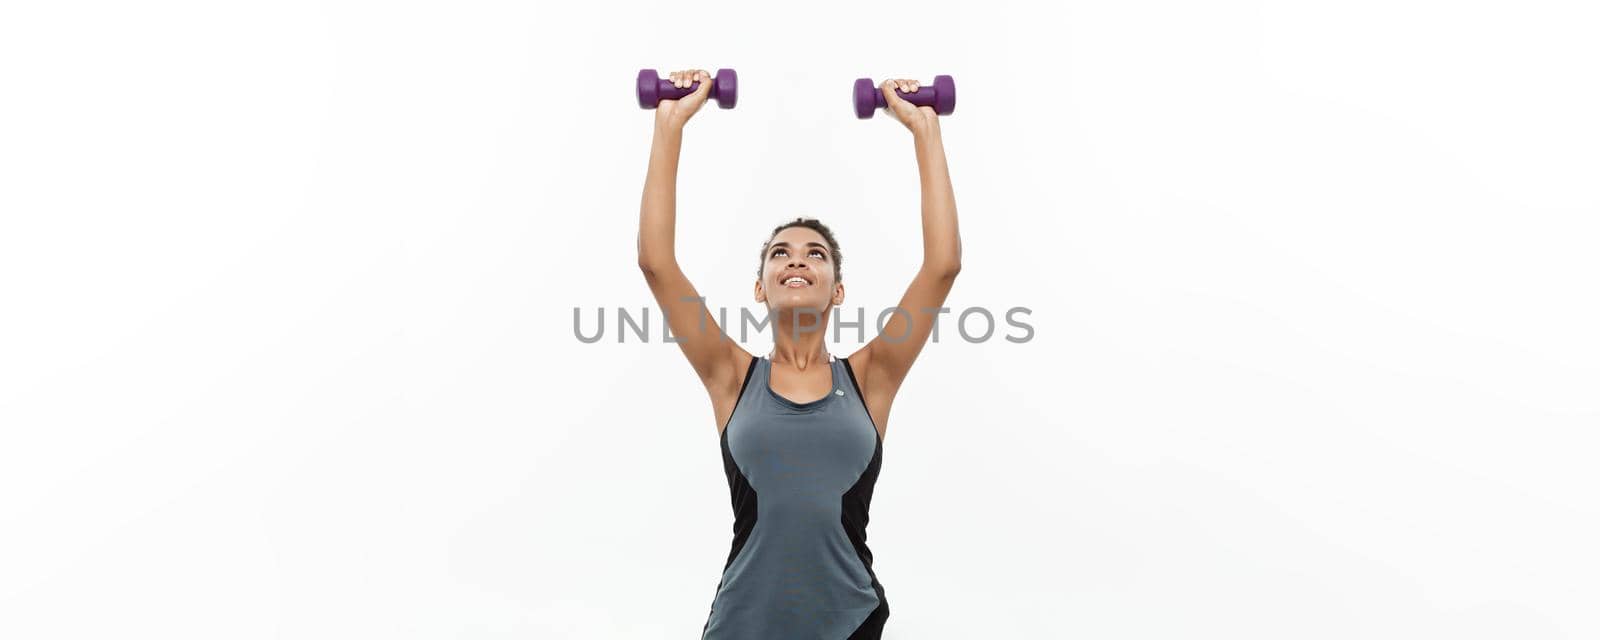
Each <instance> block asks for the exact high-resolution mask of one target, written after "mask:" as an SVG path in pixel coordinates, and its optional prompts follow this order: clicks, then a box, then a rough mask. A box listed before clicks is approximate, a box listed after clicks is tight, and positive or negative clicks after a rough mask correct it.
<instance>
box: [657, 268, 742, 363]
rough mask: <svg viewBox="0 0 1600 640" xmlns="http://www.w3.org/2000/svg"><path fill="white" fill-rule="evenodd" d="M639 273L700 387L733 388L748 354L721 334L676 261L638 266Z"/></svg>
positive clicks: (736, 343)
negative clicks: (698, 378) (698, 380)
mask: <svg viewBox="0 0 1600 640" xmlns="http://www.w3.org/2000/svg"><path fill="white" fill-rule="evenodd" d="M640 270H641V271H643V273H644V278H645V282H647V283H648V284H649V285H650V293H651V294H652V295H653V296H655V299H656V305H657V307H659V308H660V309H661V310H662V312H663V313H665V314H666V319H665V322H666V323H667V327H668V328H669V329H671V331H672V336H673V340H676V341H678V348H679V349H681V350H682V351H683V355H684V357H686V358H688V359H689V365H690V366H692V367H694V371H695V374H697V375H698V376H699V377H700V381H701V383H703V384H704V385H705V386H706V388H707V389H710V390H716V389H720V388H723V387H727V386H729V385H730V384H736V383H737V382H738V380H736V378H737V377H738V376H740V375H743V373H744V371H743V370H742V369H739V368H738V367H739V365H740V364H742V363H748V362H749V360H750V356H749V353H748V352H746V351H745V350H744V348H743V347H741V346H739V343H738V342H735V341H734V340H732V339H730V338H728V337H727V336H726V335H725V334H723V332H722V327H721V326H719V325H718V324H717V321H716V320H715V319H714V318H712V317H711V312H710V311H709V310H708V309H707V307H706V304H705V301H704V300H703V299H701V298H700V294H699V293H697V292H696V291H695V288H694V285H693V284H692V283H690V282H689V278H688V277H687V276H685V275H684V273H683V269H681V268H679V267H678V263H677V261H671V262H667V263H665V264H652V265H648V266H647V265H644V264H641V265H640ZM741 356H742V357H741Z"/></svg>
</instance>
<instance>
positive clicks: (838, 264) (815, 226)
mask: <svg viewBox="0 0 1600 640" xmlns="http://www.w3.org/2000/svg"><path fill="white" fill-rule="evenodd" d="M789 227H805V228H807V229H810V230H812V231H815V232H817V233H820V234H822V239H823V240H825V241H827V243H828V252H829V253H832V254H833V279H834V281H835V282H838V281H839V280H841V279H843V278H844V254H842V253H839V241H838V240H834V239H833V231H832V230H830V229H828V225H825V224H822V222H820V221H818V220H817V219H816V218H795V219H794V220H791V221H789V222H785V223H783V224H780V225H778V227H777V228H776V229H773V230H772V235H769V236H767V241H766V242H763V243H761V262H760V263H758V265H757V266H756V279H757V280H760V279H761V270H762V269H765V268H766V266H767V248H768V247H770V246H772V239H773V238H776V237H778V232H779V231H783V230H784V229H788V228H789Z"/></svg>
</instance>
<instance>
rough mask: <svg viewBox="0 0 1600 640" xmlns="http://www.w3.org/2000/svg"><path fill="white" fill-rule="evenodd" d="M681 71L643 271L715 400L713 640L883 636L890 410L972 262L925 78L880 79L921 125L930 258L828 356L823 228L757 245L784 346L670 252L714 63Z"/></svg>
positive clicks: (660, 156) (663, 118) (840, 297)
mask: <svg viewBox="0 0 1600 640" xmlns="http://www.w3.org/2000/svg"><path fill="white" fill-rule="evenodd" d="M670 77H671V80H672V82H673V84H674V85H676V86H678V87H688V86H690V85H691V84H692V83H693V82H695V81H699V82H700V87H699V89H698V90H697V91H695V92H694V93H692V94H690V95H688V96H685V97H683V98H682V99H680V100H664V101H662V102H661V103H660V104H658V105H657V107H656V109H655V112H656V116H655V117H656V121H655V136H654V140H653V141H652V142H651V146H650V168H649V172H648V174H647V176H646V177H645V185H644V198H643V202H642V204H641V206H640V208H639V269H640V270H642V271H643V272H644V277H645V281H646V282H648V283H649V285H650V291H651V293H652V294H653V295H654V296H655V299H656V303H657V304H658V305H659V306H660V308H661V309H662V310H663V311H665V312H666V314H667V322H668V326H669V327H670V328H671V330H672V334H673V335H674V336H676V339H677V340H679V341H680V342H678V346H679V348H681V349H682V350H683V354H684V356H686V357H688V359H689V364H690V365H692V366H693V368H694V371H695V373H696V374H697V375H698V376H699V377H700V382H701V383H702V384H703V385H705V389H706V392H707V393H708V394H709V395H710V396H711V407H712V411H713V413H714V414H715V419H716V424H717V425H718V427H717V428H718V433H719V435H720V439H721V444H722V463H723V471H724V472H725V473H726V474H727V477H728V490H729V492H730V494H731V497H732V504H733V513H734V526H733V531H734V538H733V546H732V549H731V550H730V552H729V554H728V560H727V563H726V564H724V565H723V572H722V579H721V581H720V582H719V583H718V585H717V591H716V594H715V597H714V598H713V600H712V603H711V613H710V615H709V616H708V618H707V620H706V624H705V627H704V629H703V630H702V639H703V640H800V639H802V638H803V639H806V640H816V639H819V638H821V639H831V640H862V639H868V638H872V639H876V638H880V637H881V635H882V632H883V626H884V622H885V620H887V619H888V617H889V602H888V600H887V599H886V598H885V596H884V589H883V585H882V584H880V583H879V582H878V578H877V575H876V574H875V573H874V572H873V571H872V552H871V551H870V550H869V549H868V548H867V531H866V527H867V520H868V509H869V507H870V505H871V501H872V489H873V485H874V484H875V483H876V481H877V477H878V469H879V467H880V465H881V464H882V460H883V441H884V435H885V434H886V433H887V430H888V426H889V408H890V405H892V404H893V403H894V397H895V392H896V391H898V390H899V389H900V383H901V382H902V381H903V380H905V377H906V373H907V372H908V371H909V370H910V369H911V363H912V362H913V361H915V360H916V358H917V354H918V353H919V352H920V351H922V346H923V345H924V344H925V343H926V342H927V339H928V336H929V334H930V333H931V332H932V330H933V325H934V320H935V319H936V317H937V309H938V308H939V307H941V306H943V304H944V301H945V297H946V296H948V295H949V293H950V287H951V285H952V284H953V283H954V282H955V278H956V274H957V273H959V272H960V271H961V240H960V236H959V234H958V232H957V229H956V205H955V193H954V191H953V190H952V188H951V186H950V175H949V171H948V169H947V168H946V166H945V158H944V143H943V141H942V140H941V138H940V132H939V120H938V116H937V115H936V114H935V113H934V111H933V109H932V108H930V107H916V106H913V105H911V104H910V103H908V102H906V101H905V100H902V99H901V98H900V97H899V96H898V95H896V93H895V90H896V89H898V90H901V91H908V92H912V91H916V90H917V89H918V83H917V82H916V81H915V80H886V81H884V82H883V84H882V85H881V86H879V90H880V91H882V92H883V95H884V98H885V99H886V100H887V102H888V106H889V110H890V111H891V112H892V113H893V114H894V116H895V117H896V118H897V119H898V120H899V121H900V122H901V123H902V124H904V125H905V127H906V129H907V130H909V131H910V132H911V136H912V140H913V142H914V145H915V148H916V157H917V165H918V167H919V168H920V173H921V180H922V266H921V268H920V269H918V270H917V274H916V276H915V277H914V278H912V280H911V285H910V286H909V287H907V289H906V292H905V295H904V296H903V297H902V298H901V299H900V304H899V307H898V308H897V310H896V312H895V313H893V314H892V315H890V316H888V318H887V320H886V322H885V326H884V328H883V329H882V330H881V331H880V333H879V334H878V335H877V336H876V337H875V338H873V340H872V341H871V342H869V343H867V345H866V346H864V347H862V348H861V349H859V350H857V351H856V352H855V353H852V354H850V356H848V357H846V358H843V359H836V358H834V357H833V356H831V355H829V353H828V351H827V348H826V345H825V343H824V340H823V338H824V336H825V335H826V331H825V329H826V328H827V327H828V326H829V314H830V313H831V311H832V309H833V308H834V307H835V306H838V305H839V304H841V303H843V302H844V283H843V281H842V272H841V269H840V267H841V266H842V264H843V256H841V255H840V252H839V244H838V242H836V241H835V240H834V237H833V233H832V232H831V231H830V230H829V229H828V227H826V226H824V225H823V224H822V223H820V222H818V221H816V220H810V219H804V218H802V219H796V220H794V221H791V222H788V223H785V224H782V225H779V226H778V228H777V229H775V230H774V231H773V233H772V235H771V236H769V237H768V239H767V242H766V243H765V244H764V245H762V248H761V265H760V268H759V269H758V270H757V272H756V273H757V278H756V282H755V300H756V302H758V303H763V304H765V305H766V306H767V310H768V316H767V317H768V320H769V321H770V325H768V326H770V328H771V329H772V332H773V342H774V344H773V347H772V349H771V351H770V352H769V353H767V354H766V355H763V356H760V357H757V356H755V355H753V354H751V353H750V352H748V351H746V350H745V349H744V348H743V347H741V346H740V345H739V344H738V343H737V342H735V341H733V340H732V339H730V338H728V337H727V336H726V335H725V334H724V333H723V330H722V329H721V328H720V327H718V325H717V324H716V321H715V319H713V318H712V317H711V313H710V312H709V310H708V309H707V306H706V305H705V304H704V302H703V301H702V300H700V296H699V294H698V293H697V292H696V291H695V288H694V286H693V285H691V284H690V283H689V280H688V278H686V277H684V274H683V271H682V270H681V269H680V268H679V266H678V261H677V257H676V255H675V254H674V238H673V236H674V225H675V217H676V215H677V212H676V198H677V195H676V189H677V185H676V182H677V174H678V152H679V149H680V148H681V145H682V142H683V131H684V125H685V123H687V122H688V121H689V118H690V117H691V116H693V115H694V114H695V112H696V111H699V110H700V107H701V106H702V105H703V104H705V100H706V96H707V94H708V93H709V92H710V87H711V75H710V74H709V73H707V72H705V71H704V70H699V69H696V70H690V71H679V72H674V73H672V74H671V76H670ZM874 320H875V318H873V319H869V320H868V321H869V322H871V321H874Z"/></svg>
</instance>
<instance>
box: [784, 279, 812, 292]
mask: <svg viewBox="0 0 1600 640" xmlns="http://www.w3.org/2000/svg"><path fill="white" fill-rule="evenodd" d="M783 286H785V287H787V288H790V289H799V288H802V287H809V286H811V283H809V282H806V279H805V278H802V277H800V276H794V277H792V278H789V279H788V280H784V281H783Z"/></svg>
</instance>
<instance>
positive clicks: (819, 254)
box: [811, 249, 828, 259]
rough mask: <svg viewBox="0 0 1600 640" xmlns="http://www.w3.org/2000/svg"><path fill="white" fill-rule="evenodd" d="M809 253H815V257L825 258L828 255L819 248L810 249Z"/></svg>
mask: <svg viewBox="0 0 1600 640" xmlns="http://www.w3.org/2000/svg"><path fill="white" fill-rule="evenodd" d="M811 253H814V254H816V255H817V257H819V258H823V259H826V258H827V257H828V254H826V253H823V252H822V250H821V249H812V250H811Z"/></svg>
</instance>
